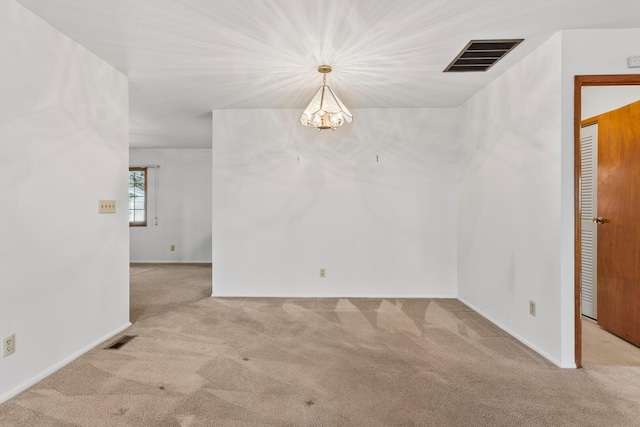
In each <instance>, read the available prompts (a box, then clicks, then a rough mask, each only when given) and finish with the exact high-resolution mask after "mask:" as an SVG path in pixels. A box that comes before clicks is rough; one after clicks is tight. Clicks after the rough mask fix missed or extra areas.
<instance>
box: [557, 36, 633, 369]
mask: <svg viewBox="0 0 640 427" xmlns="http://www.w3.org/2000/svg"><path fill="white" fill-rule="evenodd" d="M639 38H640V29H630V30H571V31H563V32H562V51H563V55H562V114H561V116H562V258H561V262H562V273H561V274H562V279H561V280H562V282H561V283H562V286H561V299H562V302H561V308H562V313H561V316H562V320H561V333H562V360H563V361H564V362H565V363H569V361H573V360H574V358H575V356H574V342H575V334H574V320H573V316H574V311H575V307H574V280H573V277H574V268H575V266H574V211H573V197H574V180H573V172H574V160H573V159H574V158H573V110H574V105H573V101H574V100H573V92H574V76H576V75H591V74H638V73H640V72H639V70H638V69H637V68H627V58H628V57H629V56H634V55H638V53H639V49H640V47H639V46H638V42H637V41H638V40H639Z"/></svg>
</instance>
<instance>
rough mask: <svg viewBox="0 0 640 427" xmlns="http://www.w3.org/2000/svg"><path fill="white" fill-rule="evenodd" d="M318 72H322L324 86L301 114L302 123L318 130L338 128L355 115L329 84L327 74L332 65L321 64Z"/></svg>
mask: <svg viewBox="0 0 640 427" xmlns="http://www.w3.org/2000/svg"><path fill="white" fill-rule="evenodd" d="M318 72H320V73H322V86H320V88H319V89H318V91H317V92H316V94H315V95H313V98H311V102H310V103H309V105H308V106H307V108H305V110H304V112H303V113H302V115H301V116H300V124H301V125H303V126H308V127H310V128H317V129H318V130H322V129H331V130H336V129H337V128H338V127H340V126H342V125H343V124H345V122H346V123H351V120H353V116H352V115H351V113H350V112H349V110H347V107H345V106H344V104H343V103H342V102H341V101H340V100H339V99H338V97H337V96H336V94H335V93H333V91H332V90H331V88H330V87H329V86H327V74H328V73H330V72H331V66H330V65H321V66H319V67H318Z"/></svg>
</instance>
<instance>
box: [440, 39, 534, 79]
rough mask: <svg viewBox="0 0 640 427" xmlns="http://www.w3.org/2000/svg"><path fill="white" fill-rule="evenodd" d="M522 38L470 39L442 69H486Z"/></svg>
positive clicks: (456, 70)
mask: <svg viewBox="0 0 640 427" xmlns="http://www.w3.org/2000/svg"><path fill="white" fill-rule="evenodd" d="M522 40H524V39H513V40H471V41H470V42H469V43H468V44H467V45H466V46H465V47H464V49H462V51H461V52H460V53H459V54H458V56H456V57H455V59H454V60H453V61H451V64H449V65H448V66H447V68H445V69H444V72H445V73H453V72H469V71H487V70H488V69H489V68H491V67H493V65H494V64H495V63H496V62H498V61H499V60H501V59H502V58H504V57H505V56H506V54H507V53H509V52H511V51H512V50H513V48H515V47H516V46H518V45H519V44H520V42H522Z"/></svg>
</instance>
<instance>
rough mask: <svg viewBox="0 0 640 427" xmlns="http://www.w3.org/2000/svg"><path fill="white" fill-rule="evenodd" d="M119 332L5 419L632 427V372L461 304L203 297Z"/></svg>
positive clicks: (637, 398) (637, 413)
mask: <svg viewBox="0 0 640 427" xmlns="http://www.w3.org/2000/svg"><path fill="white" fill-rule="evenodd" d="M173 285H174V286H183V284H180V283H174V284H173ZM124 334H130V335H138V337H137V338H135V339H133V340H132V341H131V342H130V343H128V344H127V345H125V346H124V347H121V348H120V349H119V350H104V349H102V347H103V346H100V347H98V348H95V349H93V350H92V351H90V352H89V353H87V354H85V355H84V356H82V357H80V358H79V359H78V360H76V361H75V362H73V363H71V364H69V365H68V366H66V367H65V368H63V369H61V370H60V371H58V372H56V373H55V374H53V375H51V376H50V377H48V378H47V379H45V380H44V381H42V382H40V383H39V384H37V385H35V386H34V387H31V388H30V389H29V390H27V391H26V392H24V393H22V394H21V395H19V396H17V397H16V398H14V399H12V400H10V401H9V402H7V403H5V404H3V405H0V425H2V426H14V425H15V426H72V425H79V426H471V425H473V426H604V425H606V426H637V425H640V368H636V367H608V366H598V367H587V368H585V369H581V370H563V369H559V368H557V367H555V366H553V365H552V364H550V363H549V362H547V361H546V360H544V359H543V358H542V357H540V356H539V355H537V354H536V353H534V352H533V351H531V350H529V349H528V348H527V347H525V346H524V345H522V344H520V343H519V342H518V341H516V340H515V339H513V338H511V337H510V336H509V335H507V334H505V333H504V332H503V331H502V330H500V329H498V328H497V327H495V326H494V325H492V324H491V323H490V322H488V321H486V320H485V319H483V318H482V317H481V316H479V315H478V314H476V313H475V312H473V311H472V310H470V309H469V308H468V307H466V306H465V305H463V304H462V303H460V302H459V301H457V300H450V299H438V300H430V299H267V298H255V299H219V298H203V299H201V300H199V301H196V302H192V303H184V304H182V305H175V306H174V307H173V309H172V310H171V311H169V312H166V313H164V314H159V315H155V316H150V317H147V318H144V319H142V320H139V321H138V322H137V323H136V324H135V325H133V326H132V327H131V328H129V329H128V330H127V331H125V332H124ZM111 341H112V340H110V341H109V342H111Z"/></svg>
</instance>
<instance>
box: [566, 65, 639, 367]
mask: <svg viewBox="0 0 640 427" xmlns="http://www.w3.org/2000/svg"><path fill="white" fill-rule="evenodd" d="M636 85H640V75H630V74H629V75H627V74H625V75H590V76H576V77H575V79H574V213H575V220H574V223H575V231H574V235H575V295H574V300H575V317H574V323H575V362H576V366H577V367H578V368H581V367H582V366H583V352H582V349H583V324H582V322H583V316H582V283H583V277H582V256H583V250H582V227H583V226H582V216H583V215H582V203H581V201H582V196H581V177H582V144H581V127H582V89H583V87H585V86H636ZM596 216H597V215H596ZM596 219H597V218H596ZM586 326H588V327H590V326H591V325H589V324H587V325H586Z"/></svg>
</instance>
